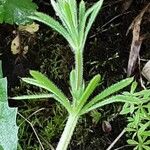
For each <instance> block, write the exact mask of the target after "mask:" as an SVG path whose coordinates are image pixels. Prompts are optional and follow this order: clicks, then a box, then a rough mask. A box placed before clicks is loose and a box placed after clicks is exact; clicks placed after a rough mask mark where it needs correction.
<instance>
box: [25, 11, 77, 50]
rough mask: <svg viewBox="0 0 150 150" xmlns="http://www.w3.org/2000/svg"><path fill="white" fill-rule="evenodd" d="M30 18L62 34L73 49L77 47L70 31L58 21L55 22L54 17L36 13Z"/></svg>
mask: <svg viewBox="0 0 150 150" xmlns="http://www.w3.org/2000/svg"><path fill="white" fill-rule="evenodd" d="M28 18H30V19H33V20H37V21H39V22H42V23H44V24H46V25H48V26H50V27H51V28H52V29H53V30H55V31H57V32H58V33H59V34H61V35H62V36H63V37H64V38H65V39H66V40H67V41H68V42H69V44H70V45H71V46H72V47H73V48H74V47H75V45H74V42H73V40H72V38H71V36H70V35H69V34H68V31H67V30H66V29H65V28H64V27H63V26H62V25H61V24H60V23H59V22H58V21H56V20H54V19H53V18H52V17H50V16H48V15H46V14H44V13H40V12H35V13H34V14H33V15H30V16H28Z"/></svg>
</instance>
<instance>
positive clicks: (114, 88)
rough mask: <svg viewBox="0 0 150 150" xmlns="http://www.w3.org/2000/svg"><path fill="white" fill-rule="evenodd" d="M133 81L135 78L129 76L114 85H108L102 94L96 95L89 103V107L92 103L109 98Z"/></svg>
mask: <svg viewBox="0 0 150 150" xmlns="http://www.w3.org/2000/svg"><path fill="white" fill-rule="evenodd" d="M132 81H133V78H127V79H124V80H121V81H120V82H118V83H116V84H113V85H112V86H110V87H108V88H107V89H105V90H104V91H102V92H101V93H100V94H98V95H97V96H95V97H94V98H93V99H92V100H91V101H90V102H89V103H88V104H87V107H91V106H92V105H94V104H96V103H98V102H99V101H102V100H103V99H104V98H107V97H108V96H110V95H112V94H114V93H116V92H118V91H119V90H121V89H123V88H124V87H126V86H128V85H129V84H130V83H131V82H132Z"/></svg>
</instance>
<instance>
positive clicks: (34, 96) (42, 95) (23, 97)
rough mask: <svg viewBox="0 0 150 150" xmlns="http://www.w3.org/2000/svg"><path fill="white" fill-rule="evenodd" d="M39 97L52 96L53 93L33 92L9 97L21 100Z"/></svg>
mask: <svg viewBox="0 0 150 150" xmlns="http://www.w3.org/2000/svg"><path fill="white" fill-rule="evenodd" d="M39 98H41V99H42V98H54V95H53V94H34V95H22V96H16V97H11V99H15V100H23V99H39Z"/></svg>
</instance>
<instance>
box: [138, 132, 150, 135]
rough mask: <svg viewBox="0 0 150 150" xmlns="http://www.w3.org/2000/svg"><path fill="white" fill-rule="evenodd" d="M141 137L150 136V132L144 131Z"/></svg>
mask: <svg viewBox="0 0 150 150" xmlns="http://www.w3.org/2000/svg"><path fill="white" fill-rule="evenodd" d="M140 135H144V136H150V131H143V132H142V133H140Z"/></svg>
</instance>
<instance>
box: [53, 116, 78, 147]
mask: <svg viewBox="0 0 150 150" xmlns="http://www.w3.org/2000/svg"><path fill="white" fill-rule="evenodd" d="M78 119H79V116H78V115H72V114H70V115H69V118H68V121H67V123H66V126H65V129H64V131H63V133H62V136H61V138H60V141H59V143H58V145H57V148H56V150H67V147H68V144H69V143H70V140H71V137H72V135H73V131H74V129H75V127H76V124H77V122H78Z"/></svg>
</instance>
